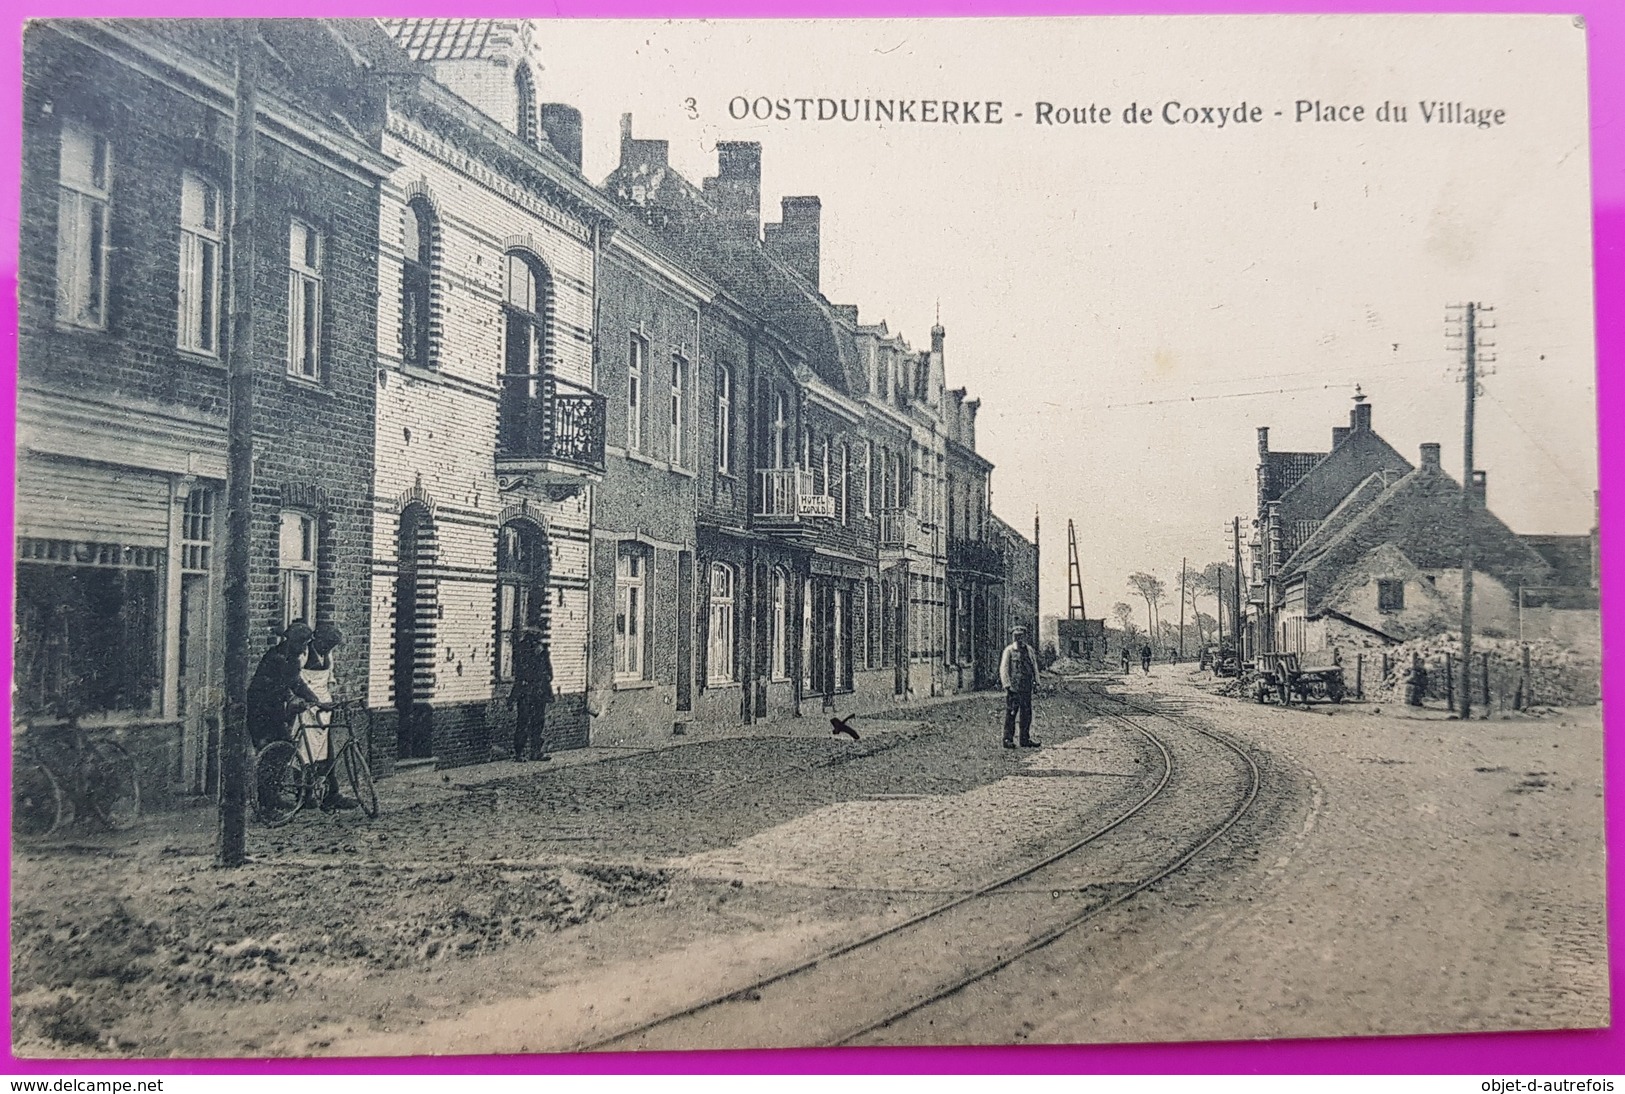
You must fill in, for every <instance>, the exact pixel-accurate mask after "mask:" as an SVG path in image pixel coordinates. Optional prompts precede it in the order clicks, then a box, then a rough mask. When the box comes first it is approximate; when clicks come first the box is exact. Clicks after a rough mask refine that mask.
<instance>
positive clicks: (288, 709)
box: [248, 619, 332, 749]
mask: <svg viewBox="0 0 1625 1094" xmlns="http://www.w3.org/2000/svg"><path fill="white" fill-rule="evenodd" d="M310 638H311V630H310V624H308V623H306V622H305V621H304V620H303V619H296V620H294V621H293V622H292V623H289V624H288V628H287V629H286V630H285V631H283V632H282V641H280V642H278V643H277V644H276V645H274V646H272V647H271V648H270V649H268V650H266V651H265V656H263V657H261V658H260V663H259V667H258V668H256V669H255V670H254V678H253V679H252V680H250V681H249V682H248V738H249V740H251V741H253V742H254V747H255V748H256V749H260V748H264V747H265V746H266V745H267V744H269V743H271V742H272V741H283V740H287V738H288V733H289V731H290V730H291V729H292V728H293V720H294V718H295V717H297V716H298V714H299V710H300V707H301V706H302V705H304V704H309V705H311V706H318V707H320V706H323V705H324V704H323V703H322V700H321V698H320V697H319V696H318V695H317V694H316V693H315V692H314V691H311V690H310V686H309V685H308V684H306V683H305V681H304V679H303V677H302V676H301V674H300V673H301V670H302V669H303V668H304V667H305V653H306V651H307V650H308V649H309V648H310ZM326 709H332V708H331V707H330V706H329V707H327V708H326Z"/></svg>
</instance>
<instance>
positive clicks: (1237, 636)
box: [1219, 517, 1241, 662]
mask: <svg viewBox="0 0 1625 1094" xmlns="http://www.w3.org/2000/svg"><path fill="white" fill-rule="evenodd" d="M1230 531H1231V533H1232V534H1233V535H1234V537H1235V541H1236V562H1235V567H1234V569H1233V571H1232V574H1231V576H1232V577H1233V578H1234V579H1235V585H1236V598H1235V600H1234V601H1232V602H1231V604H1230V630H1231V631H1232V632H1233V633H1232V634H1231V638H1232V639H1234V641H1235V643H1236V660H1237V661H1238V662H1239V661H1240V660H1241V518H1240V517H1232V518H1231V520H1230ZM1221 584H1222V583H1221ZM1219 596H1220V598H1221V599H1222V598H1223V597H1224V593H1222V592H1221V593H1220V594H1219Z"/></svg>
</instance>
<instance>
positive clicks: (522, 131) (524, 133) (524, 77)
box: [513, 64, 537, 145]
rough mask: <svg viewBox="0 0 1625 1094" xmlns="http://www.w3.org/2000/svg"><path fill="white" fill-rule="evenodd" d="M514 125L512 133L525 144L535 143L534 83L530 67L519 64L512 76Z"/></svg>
mask: <svg viewBox="0 0 1625 1094" xmlns="http://www.w3.org/2000/svg"><path fill="white" fill-rule="evenodd" d="M513 88H514V123H513V131H514V132H515V133H517V134H519V139H520V140H522V141H524V142H525V143H526V144H531V145H533V144H535V143H537V142H536V81H535V80H534V79H532V78H531V75H530V66H529V65H527V64H521V65H520V66H519V71H517V72H515V73H514V76H513Z"/></svg>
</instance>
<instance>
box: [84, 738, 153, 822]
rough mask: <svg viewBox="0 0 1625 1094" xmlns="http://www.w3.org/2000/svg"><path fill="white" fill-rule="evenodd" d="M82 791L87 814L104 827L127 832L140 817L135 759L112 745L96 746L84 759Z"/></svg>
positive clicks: (139, 783) (139, 782) (115, 744)
mask: <svg viewBox="0 0 1625 1094" xmlns="http://www.w3.org/2000/svg"><path fill="white" fill-rule="evenodd" d="M84 763H85V790H86V797H87V798H88V799H89V803H88V804H89V805H90V808H91V811H92V812H93V813H95V814H96V817H97V818H98V819H99V820H100V821H101V822H102V823H103V824H105V825H107V827H109V828H113V829H119V828H128V827H129V826H130V825H132V824H134V823H135V822H136V821H137V820H138V819H139V818H140V816H141V780H140V779H138V778H137V777H136V774H135V759H134V757H132V756H131V755H130V754H129V753H128V752H126V751H125V750H124V746H123V745H120V744H117V743H116V742H113V741H104V742H101V743H99V744H97V745H96V746H95V747H94V749H93V750H92V751H91V752H90V754H89V755H88V756H87V757H86V758H85V761H84Z"/></svg>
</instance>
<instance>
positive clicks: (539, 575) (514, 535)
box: [496, 520, 550, 680]
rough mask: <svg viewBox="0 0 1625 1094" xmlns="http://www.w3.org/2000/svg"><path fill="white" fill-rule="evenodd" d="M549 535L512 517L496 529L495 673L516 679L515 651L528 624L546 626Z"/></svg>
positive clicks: (501, 677) (528, 523) (508, 678)
mask: <svg viewBox="0 0 1625 1094" xmlns="http://www.w3.org/2000/svg"><path fill="white" fill-rule="evenodd" d="M549 561H550V559H549V556H548V547H547V538H546V536H544V535H543V533H542V529H541V528H540V526H538V525H536V524H534V523H532V522H531V521H528V520H512V521H509V522H508V523H506V524H504V525H503V526H502V527H501V529H499V530H498V532H497V627H496V640H497V643H496V674H497V679H498V680H512V679H513V658H514V650H515V649H516V648H518V645H519V637H520V636H521V635H522V634H523V633H524V631H525V628H527V627H540V628H543V629H544V630H545V629H546V626H547V607H548V605H547V578H548V571H549V569H550V566H549Z"/></svg>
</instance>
